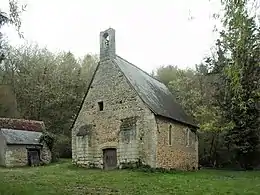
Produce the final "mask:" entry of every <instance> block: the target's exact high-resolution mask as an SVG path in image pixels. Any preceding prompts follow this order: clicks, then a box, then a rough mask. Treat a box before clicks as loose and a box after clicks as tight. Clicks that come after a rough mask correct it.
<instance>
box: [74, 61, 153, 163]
mask: <svg viewBox="0 0 260 195" xmlns="http://www.w3.org/2000/svg"><path fill="white" fill-rule="evenodd" d="M98 102H103V110H102V111H100V110H99V104H98ZM132 117H135V118H136V124H135V127H134V128H135V130H134V131H135V132H134V137H133V139H131V140H130V141H129V142H128V141H127V142H124V141H122V139H121V136H122V132H121V131H120V127H121V124H122V120H123V119H126V118H132ZM85 124H92V125H93V128H92V130H91V131H92V133H91V138H90V137H89V135H85V136H76V134H77V133H78V132H79V128H80V127H81V126H83V125H85ZM130 133H131V132H130ZM89 139H90V140H89ZM155 140H156V123H155V118H154V115H153V113H152V112H151V111H150V110H149V109H148V108H147V107H146V106H145V104H144V103H143V102H142V100H141V99H140V98H139V96H138V95H137V94H136V92H135V91H134V90H133V88H132V87H131V86H130V85H129V83H128V81H127V79H126V78H125V76H124V75H123V73H122V72H121V71H120V70H119V68H118V67H117V65H115V64H114V63H112V62H111V61H110V60H108V61H103V62H101V64H100V65H99V68H98V70H97V72H96V75H95V77H94V80H93V82H92V84H91V87H90V89H89V92H88V95H87V97H86V99H85V101H84V104H83V107H82V109H81V111H80V113H79V115H78V117H77V120H76V123H75V125H74V127H73V130H72V159H73V160H72V162H73V163H74V164H81V165H89V164H95V165H96V166H98V167H102V166H103V151H102V150H103V149H105V148H109V147H112V148H116V149H117V160H118V165H119V164H120V163H121V162H126V161H136V160H138V159H139V158H140V159H141V160H143V161H144V162H145V163H146V164H150V165H151V166H155V163H156V161H155V160H156V159H155V157H156V145H155V144H154V141H155ZM88 143H90V145H89V144H88Z"/></svg>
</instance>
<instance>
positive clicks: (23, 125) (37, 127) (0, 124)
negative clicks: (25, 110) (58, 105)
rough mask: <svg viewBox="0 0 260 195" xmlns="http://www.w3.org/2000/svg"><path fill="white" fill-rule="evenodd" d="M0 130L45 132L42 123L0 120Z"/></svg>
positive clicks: (22, 120) (14, 119) (12, 119)
mask: <svg viewBox="0 0 260 195" xmlns="http://www.w3.org/2000/svg"><path fill="white" fill-rule="evenodd" d="M0 128H6V129H18V130H26V131H37V132H42V131H44V130H45V125H44V122H43V121H35V120H25V119H16V118H0Z"/></svg>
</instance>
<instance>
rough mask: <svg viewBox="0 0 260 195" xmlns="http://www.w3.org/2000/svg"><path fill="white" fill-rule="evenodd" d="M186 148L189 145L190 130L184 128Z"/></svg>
mask: <svg viewBox="0 0 260 195" xmlns="http://www.w3.org/2000/svg"><path fill="white" fill-rule="evenodd" d="M185 131H186V146H189V145H190V129H189V128H186V130H185Z"/></svg>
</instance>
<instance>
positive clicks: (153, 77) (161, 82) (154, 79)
mask: <svg viewBox="0 0 260 195" xmlns="http://www.w3.org/2000/svg"><path fill="white" fill-rule="evenodd" d="M116 57H119V58H121V59H122V60H124V61H126V62H127V63H129V64H131V65H132V66H134V67H135V68H138V69H139V70H141V71H142V72H143V73H145V74H146V75H148V76H149V77H151V78H152V79H154V80H156V81H158V82H159V83H161V84H163V85H165V84H164V83H163V82H161V81H160V80H158V79H157V78H154V77H153V76H151V75H150V74H149V73H148V72H146V71H144V70H143V69H141V68H139V67H138V66H136V65H134V64H133V63H131V62H129V61H128V60H126V59H124V58H123V57H120V56H119V55H116ZM165 86H166V85H165ZM166 87H167V86H166Z"/></svg>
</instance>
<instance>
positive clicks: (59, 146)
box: [54, 135, 72, 158]
mask: <svg viewBox="0 0 260 195" xmlns="http://www.w3.org/2000/svg"><path fill="white" fill-rule="evenodd" d="M54 151H55V155H56V156H57V157H58V158H71V157H72V152H71V139H70V137H67V136H64V135H59V136H57V135H56V140H55V143H54Z"/></svg>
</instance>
